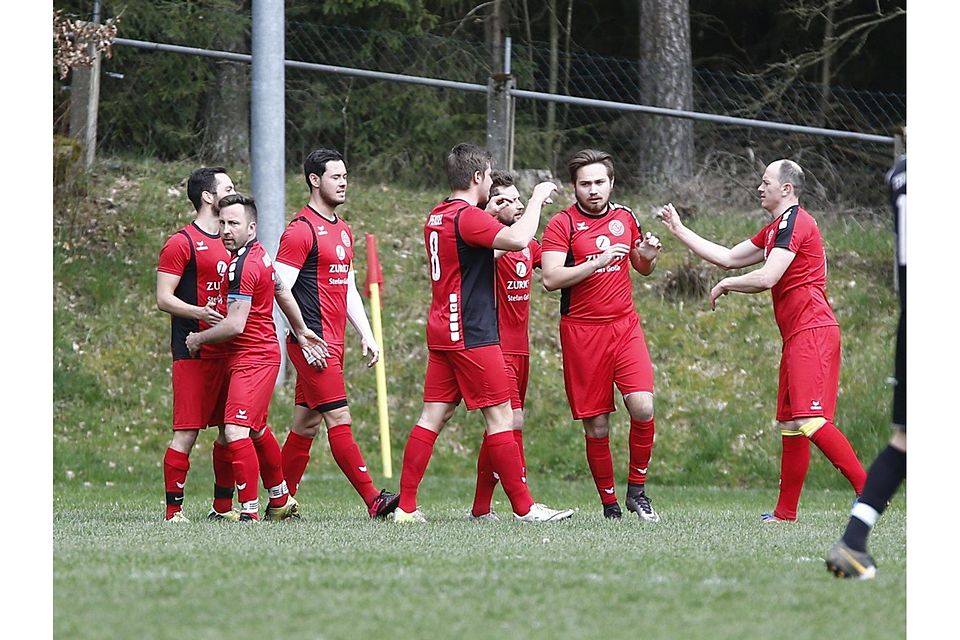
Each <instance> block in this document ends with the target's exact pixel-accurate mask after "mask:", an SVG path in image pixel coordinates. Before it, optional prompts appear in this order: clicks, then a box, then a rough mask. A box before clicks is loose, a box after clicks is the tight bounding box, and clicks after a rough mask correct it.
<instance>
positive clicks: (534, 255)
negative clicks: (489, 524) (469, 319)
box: [470, 170, 556, 521]
mask: <svg viewBox="0 0 960 640" xmlns="http://www.w3.org/2000/svg"><path fill="white" fill-rule="evenodd" d="M490 177H491V180H492V181H493V185H492V186H491V187H490V199H489V200H488V204H487V206H488V207H491V206H493V203H495V202H496V201H497V200H498V199H497V196H500V200H501V201H502V200H503V199H506V206H505V207H503V208H501V209H500V211H499V212H498V213H496V217H497V220H499V221H500V222H501V223H503V224H505V225H507V226H510V225H512V224H513V223H514V222H517V221H518V220H519V219H520V218H521V216H522V215H523V206H524V205H523V201H522V200H520V191H519V190H518V189H517V187H516V186H515V185H514V183H513V176H511V175H510V174H509V173H507V172H506V171H499V170H494V171H492V172H491V174H490ZM555 188H556V187H555V186H554V184H553V183H552V182H541V183H540V184H538V185H537V187H535V188H534V196H533V197H534V199H536V200H538V201H542V202H543V203H544V204H550V203H551V200H550V199H549V196H550V193H551V192H552V191H553V189H555ZM538 189H539V193H538V192H537V191H538ZM493 257H494V260H495V261H496V264H497V272H496V279H495V288H496V294H497V321H498V325H499V329H500V350H501V351H502V352H503V360H504V362H505V363H506V365H507V372H506V373H507V380H508V381H509V383H510V407H511V408H512V409H513V437H514V439H515V440H516V441H517V447H518V448H519V449H520V462H521V463H522V464H523V469H524V475H526V468H527V463H526V456H525V455H524V452H523V404H524V401H525V400H526V396H527V380H528V378H529V373H530V347H529V338H528V336H527V326H528V324H529V320H530V291H531V286H530V284H531V282H532V281H533V270H534V269H536V268H539V267H540V243H539V242H538V241H537V239H536V238H533V239H531V240H530V242H529V243H528V244H527V246H526V247H524V248H523V249H521V250H520V251H504V250H502V249H497V250H495V251H494V252H493ZM486 443H487V439H486V435H484V439H483V442H482V443H481V445H480V452H479V455H478V456H477V489H476V493H475V494H474V498H473V508H472V509H471V513H470V515H471V517H472V518H473V519H475V520H491V521H498V520H499V519H500V518H499V517H498V516H497V514H496V513H495V512H494V511H493V510H492V509H491V508H490V501H491V499H492V498H493V490H494V489H495V488H496V486H497V481H498V478H497V475H496V474H495V473H494V472H493V467H492V465H491V460H490V452H489V450H488V447H487V444H486Z"/></svg>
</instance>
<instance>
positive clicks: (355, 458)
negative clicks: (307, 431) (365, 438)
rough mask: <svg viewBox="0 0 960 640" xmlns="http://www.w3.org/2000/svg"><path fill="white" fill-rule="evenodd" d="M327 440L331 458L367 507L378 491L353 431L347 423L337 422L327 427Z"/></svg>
mask: <svg viewBox="0 0 960 640" xmlns="http://www.w3.org/2000/svg"><path fill="white" fill-rule="evenodd" d="M327 440H329V441H330V452H331V453H332V454H333V459H334V460H336V461H337V465H339V467H340V470H341V471H343V475H345V476H347V480H349V481H350V484H352V485H353V488H354V489H356V490H357V493H359V494H360V497H361V498H363V502H364V503H365V504H366V505H367V506H368V507H369V506H370V503H372V502H373V501H374V500H375V499H376V497H377V496H379V495H380V492H379V491H377V488H376V487H375V486H374V485H373V480H372V479H371V478H370V473H369V472H368V471H367V463H366V462H364V461H363V454H362V453H360V447H358V446H357V442H356V440H354V439H353V431H352V430H351V429H350V425H348V424H338V425H336V426H333V427H330V428H329V429H327Z"/></svg>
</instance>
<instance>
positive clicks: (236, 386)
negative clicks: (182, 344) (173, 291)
mask: <svg viewBox="0 0 960 640" xmlns="http://www.w3.org/2000/svg"><path fill="white" fill-rule="evenodd" d="M219 207H220V235H221V238H222V239H223V245H224V247H226V248H227V250H228V251H230V253H231V255H232V259H231V261H230V264H229V265H228V267H227V270H226V274H225V277H224V280H223V284H222V288H223V289H225V290H226V309H225V311H226V313H225V314H224V317H223V319H222V320H221V321H220V322H219V323H217V324H216V325H215V326H213V327H210V328H208V329H204V330H203V331H200V332H195V333H193V332H192V333H190V334H188V335H187V338H186V346H187V349H189V351H190V353H197V352H199V351H200V350H201V349H202V348H203V346H204V345H208V344H218V343H226V348H227V351H228V353H229V355H228V364H227V391H226V399H225V401H224V421H225V423H226V424H225V426H224V435H225V437H226V440H227V443H228V444H227V450H228V453H229V456H230V462H231V465H232V467H233V475H234V479H235V481H236V484H237V492H238V497H239V500H240V520H241V521H253V520H259V511H260V502H259V497H258V490H257V478H258V477H259V476H260V475H261V474H262V476H263V482H264V486H265V487H266V488H267V492H268V494H269V496H270V502H269V504H268V506H267V512H266V515H265V517H266V518H267V519H268V520H283V519H286V518H289V517H295V516H296V515H297V503H296V500H294V499H293V498H292V497H291V496H290V495H289V493H288V492H287V488H286V484H285V483H284V481H283V470H282V466H281V463H280V448H279V446H278V445H277V442H276V438H274V437H273V434H272V433H270V429H269V427H267V426H266V425H267V415H268V413H269V409H270V399H271V398H272V396H273V389H274V386H275V384H276V381H277V375H278V374H279V372H280V343H279V341H278V340H277V331H276V325H275V324H274V322H273V302H274V299H276V300H277V302H278V303H279V304H280V308H281V310H282V311H283V312H284V313H285V314H286V316H287V318H288V319H289V320H290V322H291V324H292V326H293V328H294V331H295V332H296V334H297V337H298V339H299V340H300V344H301V346H302V347H303V348H304V349H306V350H307V351H308V352H309V354H310V357H312V358H313V359H314V360H316V361H317V362H318V363H322V362H323V361H324V358H325V355H326V352H325V350H324V345H323V342H322V340H320V338H318V337H317V336H316V334H314V333H313V332H312V331H310V329H308V328H307V327H306V325H305V324H304V323H303V318H302V316H301V315H300V313H299V310H298V309H297V305H296V302H295V301H294V300H293V296H291V295H290V292H289V291H287V290H286V288H285V287H284V286H283V282H282V281H281V280H280V279H279V278H277V277H276V276H275V274H274V272H273V263H272V261H271V260H270V256H269V255H268V254H267V252H266V249H264V248H263V246H262V245H261V244H260V243H259V242H257V239H256V228H257V208H256V203H255V202H254V200H253V198H250V197H248V196H244V195H242V194H239V193H234V194H231V195H228V196H226V197H225V198H223V199H222V200H220V202H219ZM257 442H262V444H261V446H269V447H270V451H269V452H266V455H263V453H260V452H258V451H257V449H258V448H259V447H258V446H257ZM258 453H260V455H258ZM261 458H262V459H263V460H264V462H265V464H266V467H265V468H261V465H260V462H259V459H261Z"/></svg>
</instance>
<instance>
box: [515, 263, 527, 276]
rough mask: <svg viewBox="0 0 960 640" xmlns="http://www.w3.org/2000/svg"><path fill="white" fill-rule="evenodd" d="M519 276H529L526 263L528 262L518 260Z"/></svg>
mask: <svg viewBox="0 0 960 640" xmlns="http://www.w3.org/2000/svg"><path fill="white" fill-rule="evenodd" d="M517 277H518V278H526V277H527V263H526V262H518V263H517Z"/></svg>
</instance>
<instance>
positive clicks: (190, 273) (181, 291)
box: [170, 229, 200, 360]
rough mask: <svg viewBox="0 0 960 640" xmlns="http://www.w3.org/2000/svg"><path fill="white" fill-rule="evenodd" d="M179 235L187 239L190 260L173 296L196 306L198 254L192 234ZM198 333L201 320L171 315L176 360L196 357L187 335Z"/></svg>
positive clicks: (173, 351) (171, 332)
mask: <svg viewBox="0 0 960 640" xmlns="http://www.w3.org/2000/svg"><path fill="white" fill-rule="evenodd" d="M178 233H182V234H183V235H184V237H186V239H187V244H188V245H189V247H190V260H189V261H188V262H187V264H186V265H185V266H184V268H183V275H181V276H180V282H178V283H177V288H176V289H174V290H173V295H175V296H176V297H178V298H179V299H181V300H183V301H184V302H186V303H187V304H192V305H195V306H196V304H197V254H196V250H195V249H194V247H193V240H192V239H191V238H190V234H189V233H187V232H186V231H184V230H183V229H181V230H180V231H179V232H178ZM197 331H200V321H199V320H194V319H192V318H181V317H179V316H175V315H172V314H171V315H170V352H171V353H172V354H173V359H174V360H186V359H188V358H193V357H194V356H192V355H191V354H190V350H189V349H187V334H189V333H196V332H197ZM196 357H198V358H199V357H200V355H199V354H197V356H196Z"/></svg>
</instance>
